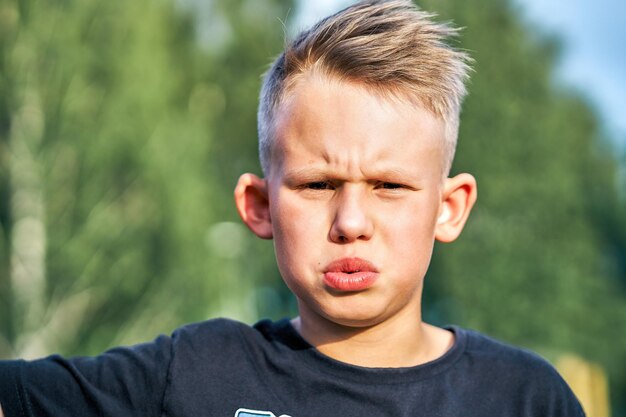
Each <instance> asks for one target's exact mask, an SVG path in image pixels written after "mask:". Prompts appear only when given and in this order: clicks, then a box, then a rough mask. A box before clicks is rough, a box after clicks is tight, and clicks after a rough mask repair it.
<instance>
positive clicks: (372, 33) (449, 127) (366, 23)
mask: <svg viewBox="0 0 626 417" xmlns="http://www.w3.org/2000/svg"><path fill="white" fill-rule="evenodd" d="M433 17H434V15H433V14H431V13H427V12H424V11H422V10H420V9H418V8H417V7H416V6H415V5H414V4H413V3H412V2H411V1H409V0H391V1H381V0H378V1H377V0H369V1H367V0H366V1H360V2H358V3H356V4H354V5H352V6H349V7H347V8H345V9H343V10H341V11H339V12H337V13H336V14H334V15H332V16H329V17H327V18H325V19H323V20H321V21H319V22H318V23H317V24H316V25H314V26H313V27H312V28H310V29H308V30H305V31H303V32H301V33H300V34H299V35H298V36H297V37H296V38H295V39H294V40H293V41H291V42H290V43H288V44H287V46H286V48H285V50H284V52H283V53H282V54H281V55H280V56H278V58H276V60H275V61H274V62H273V64H272V66H271V67H270V69H269V70H268V71H267V73H266V74H265V76H264V79H263V85H262V87H261V94H260V100H259V109H258V119H257V120H258V134H259V157H260V160H261V167H262V168H263V172H264V174H265V175H268V174H269V170H270V166H271V145H272V142H273V136H274V131H273V130H274V122H275V118H276V111H277V109H278V107H279V106H280V104H281V103H282V102H283V101H284V99H285V96H286V94H287V93H288V92H289V90H290V88H291V87H292V86H293V85H294V84H295V83H296V81H297V80H298V79H299V78H300V77H301V76H302V75H303V74H306V73H308V72H310V71H313V70H315V71H320V72H321V73H323V74H326V75H328V76H332V77H337V78H339V79H340V80H345V81H349V82H356V83H360V84H362V85H364V86H366V87H367V88H371V89H373V91H375V92H377V93H382V94H383V95H389V94H392V95H395V96H400V97H402V98H404V99H408V100H410V101H411V102H412V103H416V104H418V105H421V106H423V107H424V108H426V109H427V110H429V111H430V112H431V113H432V114H434V115H435V116H436V117H438V118H440V119H442V120H443V121H444V122H445V126H446V134H445V139H444V141H445V143H444V155H445V160H444V175H447V174H448V172H449V170H450V167H451V165H452V160H453V158H454V151H455V148H456V142H457V136H458V128H459V116H460V112H461V102H462V101H463V98H464V96H465V95H466V88H465V82H466V81H467V79H468V78H469V71H470V66H469V63H470V61H471V58H470V57H469V56H468V55H467V54H466V53H465V52H463V51H460V50H458V49H455V48H453V47H452V46H450V45H449V44H448V43H447V41H448V40H449V39H450V38H451V37H454V36H455V35H456V34H457V32H458V29H455V28H453V27H451V26H450V25H448V24H443V23H437V22H435V21H433Z"/></svg>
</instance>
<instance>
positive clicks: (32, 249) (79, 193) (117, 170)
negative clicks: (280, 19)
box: [0, 0, 286, 357]
mask: <svg viewBox="0 0 626 417" xmlns="http://www.w3.org/2000/svg"><path fill="white" fill-rule="evenodd" d="M248 3H249V2H248ZM255 4H256V6H255V8H259V10H262V9H264V8H265V9H266V10H270V11H272V13H275V14H276V15H282V14H285V13H286V11H283V10H282V9H281V8H279V7H278V6H277V5H274V4H273V3H271V2H270V1H264V2H256V3H255ZM215 8H216V11H217V12H219V13H220V15H219V16H220V19H222V20H223V22H224V24H226V25H232V30H231V42H228V43H227V44H226V45H222V46H221V48H219V50H216V48H215V47H214V45H206V46H205V47H204V48H200V47H199V45H198V42H197V41H196V32H195V30H194V27H195V26H194V24H195V22H194V21H193V18H192V17H191V16H192V15H193V10H187V11H185V9H184V8H176V7H175V5H174V4H173V3H172V2H169V1H156V2H154V1H135V2H126V1H122V0H107V1H99V0H90V1H63V2H61V1H53V2H38V1H34V0H33V1H8V0H4V1H3V2H2V3H0V18H1V19H2V22H3V23H5V24H3V25H2V34H1V35H2V38H1V39H0V41H1V42H2V43H1V44H0V48H1V49H0V57H1V58H0V65H1V66H0V72H1V78H0V80H1V83H0V88H1V91H2V94H1V95H0V97H1V99H0V140H1V142H0V144H1V146H2V148H0V149H1V151H2V159H1V161H2V164H1V165H0V167H1V170H0V174H1V176H0V194H2V196H3V198H2V205H1V206H0V222H1V226H2V228H1V229H0V231H1V234H0V237H1V239H0V241H1V242H2V244H0V253H1V254H2V255H1V256H0V271H2V273H1V274H0V298H1V302H0V305H2V309H3V310H2V314H1V315H0V317H1V319H0V320H1V321H2V323H1V326H2V329H3V330H2V333H1V334H2V338H1V339H2V343H0V352H2V356H4V357H6V356H10V355H12V354H17V355H20V356H35V355H41V354H45V353H48V352H51V351H61V352H63V353H65V354H73V353H97V352H99V351H101V350H102V349H103V348H105V347H106V346H108V345H112V344H116V343H130V342H133V341H138V340H145V339H146V338H151V337H153V336H154V335H155V334H157V333H159V332H164V331H168V330H171V329H172V328H173V327H175V326H177V325H180V324H181V323H183V322H187V321H193V320H201V319H205V318H207V317H211V316H215V315H218V314H231V315H234V316H236V317H239V318H243V319H248V320H252V319H253V317H254V316H256V311H254V305H255V304H254V302H253V301H254V300H253V298H252V297H253V296H254V294H253V292H252V286H253V284H254V279H252V280H248V279H247V278H244V277H245V276H246V275H247V274H248V272H249V271H248V268H251V269H252V270H256V271H258V272H257V274H258V273H260V272H263V271H265V270H268V269H269V270H271V271H272V272H273V271H274V269H272V268H273V266H272V264H271V263H270V261H266V259H271V258H270V257H269V249H270V248H269V247H267V245H266V246H265V249H263V248H261V249H260V250H265V255H266V256H264V257H260V258H259V259H263V260H254V259H253V260H252V261H251V262H250V263H249V265H248V264H246V265H242V263H241V262H239V260H240V259H241V258H242V257H244V256H246V255H247V251H248V250H253V248H254V245H252V244H251V243H250V240H252V239H251V238H250V237H249V236H247V235H245V234H244V232H243V230H242V229H243V227H242V226H240V225H238V224H230V223H224V220H227V219H229V218H230V219H231V220H232V219H233V218H234V215H233V213H234V211H233V210H232V206H233V205H232V198H231V195H232V194H231V193H232V191H231V190H232V188H231V187H232V185H233V181H234V180H233V177H232V167H233V165H234V168H235V169H241V167H242V163H241V162H235V163H233V161H242V160H243V161H246V162H245V165H248V166H249V165H251V164H250V160H251V159H252V158H253V154H254V150H253V146H254V145H253V143H254V136H255V133H254V132H255V127H254V106H255V101H256V91H257V90H258V81H259V77H258V73H259V72H260V70H261V69H262V67H263V65H264V64H265V62H267V57H268V55H271V54H272V53H276V52H277V51H278V49H279V48H280V45H281V42H282V28H281V27H280V25H275V24H273V23H274V22H273V19H274V18H273V16H272V17H270V16H269V15H266V16H265V17H266V20H263V19H261V14H259V13H254V11H253V10H251V11H248V13H247V14H245V13H243V12H242V11H241V10H240V9H242V8H243V2H239V4H237V3H236V2H228V3H227V2H219V3H217V5H216V6H215ZM242 10H243V9H242ZM270 21H271V22H270ZM270 23H272V24H270ZM253 40H254V42H253ZM255 44H256V45H257V46H254V45H255ZM259 45H266V49H263V48H260V47H258V46H259ZM253 46H254V47H253ZM251 68H252V70H251ZM226 125H229V126H232V127H225V126H226ZM243 141H245V142H246V143H248V149H249V150H248V151H245V152H244V153H243V155H242V156H241V157H238V158H231V157H233V156H235V155H236V154H237V153H238V152H239V147H240V144H241V143H243ZM225 149H229V152H230V154H229V153H228V152H225ZM225 156H226V157H228V158H230V159H229V160H228V161H227V160H225V159H224V157H225ZM226 190H228V191H227V192H226ZM257 246H258V245H257ZM216 248H230V251H224V250H221V251H220V250H219V249H216ZM255 259H256V258H255ZM253 275H254V274H253ZM275 275H276V274H275V273H274V276H275ZM250 294H252V295H250ZM246 295H247V296H248V298H250V299H249V300H246V299H245V297H244V299H243V300H242V296H246Z"/></svg>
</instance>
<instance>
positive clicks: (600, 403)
mask: <svg viewBox="0 0 626 417" xmlns="http://www.w3.org/2000/svg"><path fill="white" fill-rule="evenodd" d="M556 367H557V369H558V370H559V372H560V373H561V375H562V376H563V378H564V379H565V380H566V381H567V383H568V384H569V386H570V387H571V388H572V390H573V391H574V393H575V394H576V396H577V397H578V400H579V401H580V403H581V404H582V406H583V408H584V409H585V413H586V414H587V417H610V410H609V387H608V382H607V377H606V373H605V372H604V370H603V369H602V368H600V367H599V366H597V365H595V364H593V363H590V362H587V361H585V360H584V359H582V358H579V357H578V356H575V355H570V354H567V355H563V356H561V357H559V359H558V360H557V361H556Z"/></svg>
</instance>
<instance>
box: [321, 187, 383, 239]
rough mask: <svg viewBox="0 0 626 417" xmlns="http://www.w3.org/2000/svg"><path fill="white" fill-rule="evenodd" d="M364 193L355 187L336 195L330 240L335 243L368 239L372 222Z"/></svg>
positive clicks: (371, 230)
mask: <svg viewBox="0 0 626 417" xmlns="http://www.w3.org/2000/svg"><path fill="white" fill-rule="evenodd" d="M367 203H368V202H367V198H366V196H365V195H364V193H362V192H360V191H359V190H357V189H350V188H349V187H347V186H344V189H343V190H341V192H340V193H339V194H338V195H337V200H336V204H337V205H336V208H335V213H334V214H335V217H334V219H333V223H332V226H331V228H330V240H331V241H333V242H335V243H350V242H354V241H357V240H369V239H370V238H371V237H372V233H373V232H374V224H373V223H372V219H371V217H370V215H369V213H370V210H369V208H368V204H367Z"/></svg>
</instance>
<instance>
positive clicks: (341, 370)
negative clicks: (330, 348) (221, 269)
mask: <svg viewBox="0 0 626 417" xmlns="http://www.w3.org/2000/svg"><path fill="white" fill-rule="evenodd" d="M449 329H450V330H452V331H453V332H454V333H455V336H456V337H455V339H456V340H455V343H454V345H453V347H452V348H451V349H450V350H449V351H448V352H447V353H446V354H445V355H443V356H442V357H441V358H439V359H437V360H435V361H432V362H429V363H426V364H423V365H420V366H415V367H409V368H363V367H358V366H353V365H348V364H345V363H342V362H338V361H335V360H333V359H331V358H329V357H327V356H325V355H323V354H321V353H320V352H319V351H317V350H316V349H315V348H313V347H312V346H311V345H309V344H308V343H307V342H306V341H305V340H304V339H302V338H301V337H300V335H299V334H298V333H297V332H296V330H295V329H294V328H293V327H292V326H291V324H290V323H289V321H288V320H281V321H278V322H275V323H273V322H270V321H267V320H265V321H261V322H259V323H257V324H256V325H255V326H254V327H249V326H247V325H244V324H242V323H238V322H235V321H231V320H226V319H217V320H210V321H207V322H203V323H198V324H192V325H188V326H184V327H182V328H180V329H178V330H177V331H175V332H174V334H173V335H172V337H166V336H160V337H159V338H157V339H156V340H155V341H153V342H151V343H146V344H141V345H137V346H133V347H129V348H115V349H112V350H110V351H107V352H105V353H104V354H102V355H100V356H97V357H93V358H71V359H64V358H61V357H60V356H50V357H48V358H45V359H41V360H36V361H32V362H26V361H6V362H0V403H1V404H2V407H3V409H4V413H5V416H6V417H18V416H19V417H22V416H73V417H75V416H81V417H82V416H84V417H88V416H111V417H126V416H128V417H130V416H133V417H138V416H170V417H200V416H211V417H222V416H223V417H253V416H255V417H256V416H269V417H271V416H276V417H278V416H291V417H333V416H337V417H351V416H354V417H356V416H358V417H375V416H385V417H387V416H412V417H416V416H425V417H439V416H441V417H454V416H463V417H473V416H481V417H494V416H497V417H507V416H519V417H531V416H541V417H557V416H563V417H565V416H577V417H578V416H583V415H584V413H583V411H582V409H581V407H580V405H579V403H578V401H577V400H576V398H575V397H574V395H573V394H572V392H571V391H570V389H569V388H568V386H567V385H566V383H565V382H564V381H563V380H562V379H561V377H560V376H559V375H558V373H557V372H556V371H555V370H554V368H552V367H551V366H550V365H549V364H548V363H547V362H546V361H544V360H543V359H541V358H539V357H538V356H536V355H534V354H532V353H529V352H527V351H524V350H521V349H517V348H514V347H511V346H508V345H505V344H502V343H500V342H497V341H495V340H492V339H490V338H488V337H486V336H483V335H481V334H479V333H476V332H474V331H470V330H464V329H460V328H458V327H450V328H449Z"/></svg>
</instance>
